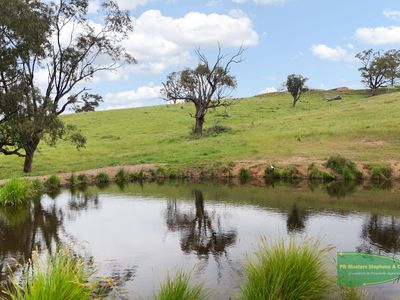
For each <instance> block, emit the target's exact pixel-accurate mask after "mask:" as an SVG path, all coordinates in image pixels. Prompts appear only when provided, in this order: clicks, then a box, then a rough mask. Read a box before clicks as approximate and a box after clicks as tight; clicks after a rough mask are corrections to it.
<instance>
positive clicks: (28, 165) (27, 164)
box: [24, 151, 35, 173]
mask: <svg viewBox="0 0 400 300" xmlns="http://www.w3.org/2000/svg"><path fill="white" fill-rule="evenodd" d="M34 153H35V152H31V151H26V152H25V155H26V156H25V161H24V173H30V172H31V171H32V162H33V155H34Z"/></svg>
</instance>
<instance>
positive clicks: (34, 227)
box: [0, 201, 63, 282]
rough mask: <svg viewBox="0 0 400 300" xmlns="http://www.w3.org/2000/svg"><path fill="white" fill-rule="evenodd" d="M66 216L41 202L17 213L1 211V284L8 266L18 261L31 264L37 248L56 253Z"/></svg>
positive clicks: (14, 211) (9, 209)
mask: <svg viewBox="0 0 400 300" xmlns="http://www.w3.org/2000/svg"><path fill="white" fill-rule="evenodd" d="M62 222H63V214H62V212H61V211H58V210H57V208H56V206H55V205H50V206H49V207H48V208H47V209H44V208H43V206H42V204H41V201H34V202H32V203H30V204H29V205H27V206H26V207H24V208H23V209H19V210H16V209H14V208H1V209H0V271H1V272H0V282H3V280H4V279H5V278H4V276H5V274H6V271H7V268H8V264H12V263H13V260H14V259H15V260H16V261H17V262H19V263H22V262H24V261H27V260H28V259H29V258H30V257H31V254H32V251H33V250H36V249H39V250H40V249H43V248H44V249H48V251H50V252H51V251H52V249H53V247H52V246H53V245H54V243H57V242H59V241H60V237H59V228H60V226H61V225H62Z"/></svg>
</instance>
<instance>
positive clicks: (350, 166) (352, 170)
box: [326, 155, 362, 180]
mask: <svg viewBox="0 0 400 300" xmlns="http://www.w3.org/2000/svg"><path fill="white" fill-rule="evenodd" d="M326 167H327V168H330V169H332V170H334V171H336V172H337V173H338V174H340V175H342V177H343V179H344V180H353V179H361V178H362V173H361V172H360V171H359V170H358V169H357V166H356V164H355V163H354V162H352V161H351V160H349V159H347V158H344V157H343V156H340V155H336V156H331V157H330V158H329V159H328V161H327V163H326Z"/></svg>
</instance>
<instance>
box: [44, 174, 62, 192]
mask: <svg viewBox="0 0 400 300" xmlns="http://www.w3.org/2000/svg"><path fill="white" fill-rule="evenodd" d="M44 185H45V187H46V188H47V189H48V190H58V189H60V187H61V179H60V177H58V176H56V175H52V176H50V177H49V178H47V180H46V182H45V183H44Z"/></svg>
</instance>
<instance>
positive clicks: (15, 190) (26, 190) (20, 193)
mask: <svg viewBox="0 0 400 300" xmlns="http://www.w3.org/2000/svg"><path fill="white" fill-rule="evenodd" d="M41 191H42V185H41V183H40V182H39V181H38V180H34V181H32V182H29V181H27V180H25V179H22V178H11V179H10V180H9V181H8V182H7V183H6V184H5V185H4V186H2V187H1V188H0V206H20V205H23V204H25V203H26V202H28V201H31V200H32V199H34V198H35V197H36V196H39V195H40V192H41Z"/></svg>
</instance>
